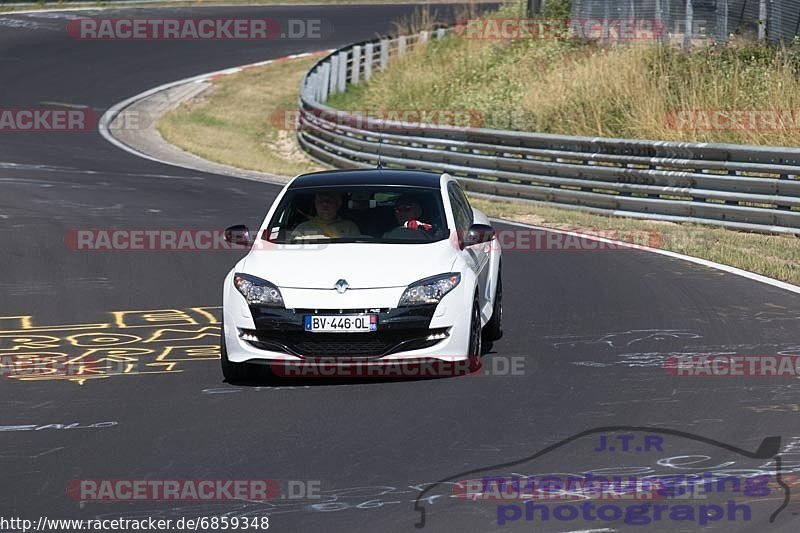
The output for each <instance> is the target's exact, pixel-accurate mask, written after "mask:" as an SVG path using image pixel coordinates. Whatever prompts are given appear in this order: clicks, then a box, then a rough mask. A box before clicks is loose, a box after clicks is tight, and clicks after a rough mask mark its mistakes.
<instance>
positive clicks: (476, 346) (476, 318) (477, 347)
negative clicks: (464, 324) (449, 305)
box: [467, 294, 483, 372]
mask: <svg viewBox="0 0 800 533" xmlns="http://www.w3.org/2000/svg"><path fill="white" fill-rule="evenodd" d="M482 336H483V335H482V331H481V308H480V305H479V303H478V295H477V294H476V295H475V299H474V300H473V302H472V313H471V319H470V326H469V349H468V353H467V356H468V357H469V371H470V372H475V371H476V370H478V369H480V368H481V365H482V363H481V349H482V348H483V341H482Z"/></svg>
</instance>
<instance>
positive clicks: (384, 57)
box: [381, 39, 389, 70]
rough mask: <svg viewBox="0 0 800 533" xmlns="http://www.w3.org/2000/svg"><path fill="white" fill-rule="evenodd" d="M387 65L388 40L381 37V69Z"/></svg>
mask: <svg viewBox="0 0 800 533" xmlns="http://www.w3.org/2000/svg"><path fill="white" fill-rule="evenodd" d="M388 65H389V40H388V39H381V70H383V69H385V68H386V67H387V66H388Z"/></svg>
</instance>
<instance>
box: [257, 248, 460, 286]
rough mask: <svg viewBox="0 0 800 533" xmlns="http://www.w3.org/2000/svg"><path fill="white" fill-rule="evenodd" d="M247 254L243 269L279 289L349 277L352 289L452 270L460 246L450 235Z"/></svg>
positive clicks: (399, 282) (400, 283)
mask: <svg viewBox="0 0 800 533" xmlns="http://www.w3.org/2000/svg"><path fill="white" fill-rule="evenodd" d="M257 248H258V249H254V250H252V251H251V252H250V254H248V256H247V258H246V259H245V262H244V272H246V273H247V274H252V275H254V276H258V277H260V278H262V279H265V280H267V281H269V282H271V283H273V284H275V285H277V286H278V287H280V288H303V289H332V288H334V285H335V284H336V282H337V281H339V280H340V279H344V280H346V281H347V283H348V284H349V286H350V288H351V289H373V288H381V287H406V286H408V285H409V284H411V283H413V282H414V281H417V280H419V279H422V278H426V277H428V276H433V275H436V274H441V273H445V272H450V271H451V269H452V267H453V263H454V262H455V250H454V247H453V245H452V243H451V242H450V241H448V240H447V239H445V240H442V241H438V242H433V243H428V244H374V243H352V244H349V243H336V244H316V245H313V244H308V245H301V246H297V245H295V246H286V245H268V246H267V247H257Z"/></svg>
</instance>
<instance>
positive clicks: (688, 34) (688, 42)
mask: <svg viewBox="0 0 800 533" xmlns="http://www.w3.org/2000/svg"><path fill="white" fill-rule="evenodd" d="M693 32H694V6H692V0H686V27H685V28H684V29H683V46H685V47H686V48H689V47H690V46H692V33H693Z"/></svg>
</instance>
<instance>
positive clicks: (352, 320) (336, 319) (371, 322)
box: [305, 315, 378, 333]
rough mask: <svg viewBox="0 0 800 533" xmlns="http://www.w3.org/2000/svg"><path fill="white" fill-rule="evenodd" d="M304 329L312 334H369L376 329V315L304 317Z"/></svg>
mask: <svg viewBox="0 0 800 533" xmlns="http://www.w3.org/2000/svg"><path fill="white" fill-rule="evenodd" d="M305 329H306V331H311V332H313V333H369V332H370V331H376V330H377V329H378V315H328V316H325V315H306V317H305Z"/></svg>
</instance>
